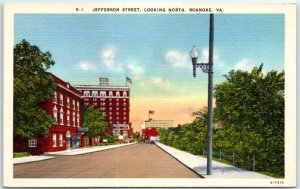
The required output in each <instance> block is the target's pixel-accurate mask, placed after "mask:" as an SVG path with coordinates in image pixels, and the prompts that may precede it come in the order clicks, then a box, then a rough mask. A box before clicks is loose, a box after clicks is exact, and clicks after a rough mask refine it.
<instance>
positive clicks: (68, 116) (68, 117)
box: [67, 110, 71, 126]
mask: <svg viewBox="0 0 300 189" xmlns="http://www.w3.org/2000/svg"><path fill="white" fill-rule="evenodd" d="M67 125H68V126H70V125H71V123H70V111H69V110H68V112H67Z"/></svg>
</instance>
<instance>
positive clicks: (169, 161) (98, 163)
mask: <svg viewBox="0 0 300 189" xmlns="http://www.w3.org/2000/svg"><path fill="white" fill-rule="evenodd" d="M14 178H200V177H199V176H198V175H197V174H196V173H194V172H193V171H191V170H189V169H188V168H186V167H185V166H184V165H182V164H181V163H179V162H178V161H177V160H175V159H174V158H173V157H172V156H170V155H168V154H167V153H165V152H164V151H163V150H161V149H160V148H159V147H157V146H156V145H152V144H143V143H138V144H134V145H130V146H125V147H120V148H116V149H111V150H105V151H100V152H94V153H89V154H84V155H77V156H56V157H55V158H54V159H50V160H45V161H39V162H32V163H26V164H19V165H14Z"/></svg>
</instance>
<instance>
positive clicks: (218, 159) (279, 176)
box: [200, 155, 284, 178]
mask: <svg viewBox="0 0 300 189" xmlns="http://www.w3.org/2000/svg"><path fill="white" fill-rule="evenodd" d="M200 156H201V157H204V158H207V155H200ZM212 159H213V160H214V161H217V162H220V163H225V164H227V165H232V162H230V161H227V160H225V159H220V158H216V157H213V158H212ZM239 168H240V167H239ZM241 169H243V168H241ZM255 172H257V173H260V174H263V175H267V176H270V177H274V178H284V176H282V175H278V174H276V173H271V172H267V171H255Z"/></svg>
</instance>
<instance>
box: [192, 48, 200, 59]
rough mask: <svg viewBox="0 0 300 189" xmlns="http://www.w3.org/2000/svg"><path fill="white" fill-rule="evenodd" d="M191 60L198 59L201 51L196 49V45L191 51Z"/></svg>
mask: <svg viewBox="0 0 300 189" xmlns="http://www.w3.org/2000/svg"><path fill="white" fill-rule="evenodd" d="M190 55H191V58H192V59H193V58H198V55H199V50H198V49H197V48H196V47H195V45H194V46H193V48H192V50H191V53H190Z"/></svg>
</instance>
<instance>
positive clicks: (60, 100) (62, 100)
mask: <svg viewBox="0 0 300 189" xmlns="http://www.w3.org/2000/svg"><path fill="white" fill-rule="evenodd" d="M63 98H64V96H63V94H60V95H59V104H60V105H62V106H63V105H64V104H63V103H64V99H63Z"/></svg>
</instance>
